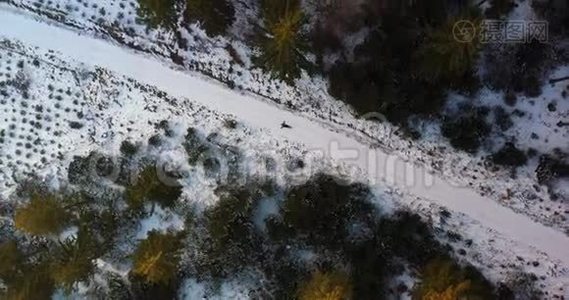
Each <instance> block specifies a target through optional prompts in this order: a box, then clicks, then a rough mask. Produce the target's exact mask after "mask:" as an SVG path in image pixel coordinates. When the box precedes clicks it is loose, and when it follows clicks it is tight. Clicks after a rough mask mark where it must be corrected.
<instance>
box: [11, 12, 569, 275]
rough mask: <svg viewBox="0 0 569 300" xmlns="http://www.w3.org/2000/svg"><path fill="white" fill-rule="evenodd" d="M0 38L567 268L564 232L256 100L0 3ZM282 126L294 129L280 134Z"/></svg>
mask: <svg viewBox="0 0 569 300" xmlns="http://www.w3.org/2000/svg"><path fill="white" fill-rule="evenodd" d="M2 37H3V38H9V39H15V40H20V41H22V42H24V43H26V44H29V45H32V46H37V47H40V48H42V49H49V50H55V51H58V52H60V53H62V54H63V55H65V56H69V57H70V58H72V59H74V60H77V61H79V62H82V63H85V64H90V65H97V66H101V67H104V68H107V69H109V70H111V71H114V72H116V73H119V74H122V75H125V76H128V77H131V78H134V79H136V80H138V81H140V82H142V83H146V84H149V85H153V86H156V87H157V88H159V89H161V90H163V91H165V92H168V93H170V94H171V95H172V96H175V97H186V98H189V99H191V100H192V101H195V102H198V103H200V104H202V105H205V106H207V107H209V108H210V109H212V110H217V111H220V112H224V113H228V114H233V115H235V116H237V118H238V119H240V120H241V121H243V122H244V123H246V124H248V125H251V126H254V127H259V128H267V129H269V130H271V131H272V132H273V133H274V134H277V135H281V136H283V137H285V138H287V139H289V140H293V141H298V142H302V143H304V144H305V145H306V146H307V148H309V149H314V150H316V151H322V153H324V154H325V155H326V156H329V157H332V158H334V159H337V160H341V161H343V162H345V163H347V164H352V165H354V166H356V167H359V168H361V169H363V170H366V171H367V172H368V174H369V178H368V179H369V180H371V181H372V182H376V183H378V184H383V183H382V182H383V180H386V181H387V182H388V183H389V184H391V185H396V186H397V187H399V188H405V189H407V190H408V191H409V192H411V193H412V194H415V195H417V196H419V197H423V198H427V199H429V200H431V201H433V202H435V203H437V204H439V205H442V206H444V207H447V208H448V209H449V210H451V211H455V212H460V213H464V214H466V215H468V216H469V217H471V218H472V219H474V220H476V221H478V222H480V223H481V224H482V225H484V226H487V227H489V228H492V229H495V230H496V231H498V232H499V233H501V234H503V235H504V236H506V237H508V238H510V239H512V240H513V241H517V242H519V243H520V245H526V246H529V247H532V248H535V249H537V250H539V251H543V252H544V253H546V254H548V255H549V256H550V257H551V258H552V259H554V260H558V261H559V262H560V263H561V264H562V265H563V266H565V267H569V238H568V237H567V236H565V235H564V234H563V233H561V232H558V231H556V230H554V229H552V228H549V227H546V226H543V225H541V224H538V223H535V222H533V221H532V220H530V219H529V218H528V217H526V216H523V215H520V214H516V213H514V212H513V211H511V210H509V209H508V208H505V207H503V206H500V205H499V204H497V203H496V202H494V201H493V200H491V199H488V198H485V197H482V196H480V195H478V194H477V193H476V192H475V191H473V190H471V189H469V188H461V187H455V186H452V185H450V184H449V183H448V182H446V181H444V180H442V179H441V178H439V177H436V176H431V175H429V174H427V173H426V171H425V170H424V169H422V168H420V167H416V166H414V165H412V164H410V163H405V162H403V161H401V160H399V159H398V158H397V157H395V156H392V155H389V154H386V153H384V152H382V151H381V150H378V149H370V147H369V145H365V144H362V143H360V142H358V141H356V140H355V139H353V138H351V137H349V136H346V135H344V134H339V133H335V132H332V131H330V130H329V129H326V128H324V127H322V126H321V125H320V124H318V123H317V122H314V121H311V120H309V119H306V118H304V117H301V116H297V115H295V114H293V113H291V112H289V111H285V110H282V109H279V108H278V107H277V106H275V105H272V104H270V103H268V102H264V101H263V100H262V99H259V98H258V97H255V96H252V95H249V94H242V93H238V92H236V91H233V90H231V89H228V88H226V87H224V86H222V85H221V84H218V83H215V82H212V81H210V80H208V79H205V78H204V77H203V76H200V75H199V74H196V73H188V72H182V71H176V70H173V69H171V68H170V67H168V66H167V65H165V64H163V63H162V62H160V61H159V60H157V59H153V58H151V57H148V56H143V55H139V54H136V53H135V52H133V51H130V50H129V49H125V48H122V47H119V46H116V45H113V44H111V43H108V42H106V41H102V40H98V39H95V38H92V37H89V36H84V35H80V34H78V33H76V32H74V31H71V30H68V29H65V28H61V27H58V26H54V25H49V24H47V23H43V22H40V21H38V20H36V19H34V18H32V17H30V16H27V15H22V14H20V13H18V12H15V11H14V10H12V9H10V8H7V7H6V6H1V5H0V38H2ZM282 121H286V122H287V123H288V124H290V125H291V126H292V127H293V128H292V129H280V123H281V122H282ZM370 166H371V167H370ZM362 179H363V178H362Z"/></svg>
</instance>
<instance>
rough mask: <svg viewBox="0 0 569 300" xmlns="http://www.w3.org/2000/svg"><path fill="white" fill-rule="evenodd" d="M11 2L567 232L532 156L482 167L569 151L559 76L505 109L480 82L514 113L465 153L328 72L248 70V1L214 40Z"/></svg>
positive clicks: (91, 9)
mask: <svg viewBox="0 0 569 300" xmlns="http://www.w3.org/2000/svg"><path fill="white" fill-rule="evenodd" d="M8 3H9V5H10V6H13V7H19V8H22V9H24V10H27V11H32V12H34V13H35V14H38V15H41V16H42V17H47V18H49V19H51V20H56V21H57V22H59V23H64V24H65V25H66V26H69V27H72V28H74V29H77V30H80V31H81V32H88V33H89V34H91V35H96V36H99V37H103V38H105V39H109V40H111V41H112V42H118V43H120V44H124V45H127V46H128V47H130V48H133V49H137V50H140V51H143V52H146V53H151V54H153V55H156V56H159V57H161V58H162V59H165V60H167V61H169V62H170V63H172V61H175V62H176V64H177V66H178V67H183V68H185V69H191V70H198V71H200V72H202V73H203V74H207V76H210V77H213V78H216V79H217V80H219V81H221V82H225V83H227V84H228V85H230V86H234V87H235V89H237V90H244V91H250V92H252V93H255V94H258V95H262V96H264V97H266V99H270V100H272V101H273V102H275V103H277V104H279V105H282V107H283V108H285V109H289V110H292V111H295V112H296V114H297V115H298V114H302V115H304V116H305V117H308V118H312V119H315V120H318V121H319V122H322V123H323V124H327V125H326V126H331V127H334V128H336V130H342V131H346V130H347V131H349V134H350V135H351V136H354V137H358V138H359V139H361V140H362V141H365V143H373V144H374V145H377V146H378V147H383V148H385V149H386V151H389V152H391V153H393V154H396V155H397V156H399V157H402V158H403V159H405V160H411V161H414V162H415V163H419V164H422V165H423V167H424V168H425V169H427V170H429V171H431V172H436V173H438V174H439V175H440V176H441V177H444V178H445V179H446V180H447V181H449V182H453V183H454V184H456V185H460V186H469V187H471V188H473V189H475V190H476V191H478V192H479V193H481V194H483V195H484V196H486V197H489V198H492V199H493V200H495V201H497V202H498V203H500V205H503V206H507V207H509V208H511V209H513V210H515V211H516V212H518V213H521V214H525V215H528V216H530V217H532V218H533V219H534V220H536V221H538V222H540V223H542V224H546V225H548V226H553V227H555V228H558V229H560V230H561V231H564V232H569V219H568V215H569V207H568V204H567V201H565V199H566V197H567V194H568V193H567V192H564V191H563V187H562V186H561V187H560V186H559V184H557V185H555V186H551V188H554V190H553V191H550V190H548V188H546V187H540V186H539V185H538V184H537V182H536V178H535V174H534V170H535V166H536V165H537V161H538V157H534V158H531V159H530V160H529V162H528V164H527V165H526V166H524V167H522V168H519V169H518V170H517V172H516V173H515V176H513V173H512V171H511V170H510V169H508V168H501V167H492V166H490V167H489V166H488V159H487V156H488V154H489V153H491V151H495V150H496V149H497V148H499V147H501V145H502V144H503V143H504V142H513V143H514V144H515V145H516V146H517V147H518V148H520V149H521V150H523V151H527V150H530V149H533V150H537V151H543V153H545V154H548V153H550V151H551V150H552V149H556V148H559V149H566V147H567V146H568V145H567V143H568V142H567V141H569V130H568V128H569V127H568V126H564V127H563V126H559V125H558V124H559V120H566V119H567V104H566V103H567V101H565V100H562V97H561V96H560V95H561V94H562V92H563V91H564V90H565V87H564V85H562V84H558V85H555V86H545V87H544V88H545V91H544V93H543V95H542V96H540V97H537V98H526V97H520V99H518V102H517V104H516V106H515V107H508V106H507V105H505V104H504V103H503V101H502V95H501V93H496V92H493V91H490V90H488V89H483V90H482V91H481V92H480V94H479V95H477V96H476V97H475V99H474V100H473V99H467V101H469V102H471V103H473V104H475V105H488V106H489V107H490V108H496V107H502V108H504V109H505V111H506V112H511V111H517V113H516V114H515V115H516V117H514V118H512V123H513V126H512V127H511V128H509V129H508V130H507V131H505V132H504V131H503V130H501V129H499V128H495V129H494V133H493V138H492V139H491V141H492V143H489V144H488V145H484V148H483V149H482V151H481V152H480V153H479V154H477V155H470V154H466V153H461V152H457V151H456V150H454V149H453V148H452V147H451V146H450V145H449V144H448V142H447V141H445V140H444V139H443V138H441V135H440V131H439V124H437V123H435V124H430V123H429V124H425V125H424V126H425V128H423V129H424V130H422V131H423V133H424V137H423V139H421V140H419V141H413V142H411V141H409V140H407V138H406V137H404V136H402V135H400V134H399V133H398V131H397V129H396V128H393V127H392V126H391V125H389V124H386V123H382V124H380V123H377V122H376V121H375V118H372V119H374V120H372V121H370V120H367V119H365V118H363V119H358V118H357V117H354V114H353V113H352V110H351V109H350V108H349V107H347V106H346V105H345V104H343V103H341V102H339V101H337V100H335V99H333V98H332V97H331V96H330V95H329V94H328V93H327V80H326V79H325V78H321V77H319V76H318V75H316V76H313V77H309V76H308V75H307V74H303V76H302V78H301V79H299V80H297V81H296V82H295V86H294V87H293V86H289V85H287V84H285V83H282V82H279V81H276V80H273V79H271V77H270V76H269V75H268V74H264V73H263V72H262V71H261V70H259V69H255V68H253V67H252V65H251V53H252V52H254V51H253V49H250V48H249V47H248V46H246V45H245V42H244V40H245V38H244V36H245V35H246V34H247V33H248V32H247V30H248V29H247V28H249V29H250V27H251V26H250V22H251V20H250V19H251V18H254V15H255V10H256V7H255V1H236V5H237V6H236V10H237V16H238V18H237V20H236V22H235V24H234V25H233V27H232V28H231V30H230V34H229V36H228V37H215V38H210V37H207V36H206V35H205V34H204V32H203V30H201V29H200V28H199V26H195V25H192V26H189V28H180V29H179V31H178V32H177V33H176V34H174V33H172V32H166V31H164V30H161V29H147V28H146V26H145V25H143V24H139V22H137V12H136V11H137V7H138V4H137V3H136V1H131V2H129V1H110V0H109V1H96V2H93V3H91V2H89V1H82V2H79V1H77V2H75V1H72V0H54V1H36V0H10V1H8ZM518 4H519V5H518V7H517V8H516V9H515V10H514V11H513V12H512V13H511V16H510V17H511V18H513V19H527V18H534V17H535V16H534V15H533V12H532V10H531V7H530V5H531V1H521V2H520V3H518ZM248 18H249V19H248ZM253 21H254V20H253ZM172 64H174V63H172ZM566 71H567V70H566V68H559V69H558V70H556V71H555V72H554V73H553V74H551V76H557V75H565V74H564V73H565V72H566ZM449 100H450V101H449V103H451V105H452V104H454V103H456V102H457V101H459V100H460V98H459V97H454V96H453V95H451V98H450V99H449ZM551 103H555V106H556V107H557V109H555V110H552V109H551V108H550V107H551V106H550V104H551ZM489 119H492V116H489ZM275 123H276V122H275ZM538 154H539V152H538ZM552 195H554V196H553V197H552Z"/></svg>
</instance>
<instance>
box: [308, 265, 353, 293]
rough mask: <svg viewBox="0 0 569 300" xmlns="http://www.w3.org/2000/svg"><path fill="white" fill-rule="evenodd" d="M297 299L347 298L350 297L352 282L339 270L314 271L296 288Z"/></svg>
mask: <svg viewBox="0 0 569 300" xmlns="http://www.w3.org/2000/svg"><path fill="white" fill-rule="evenodd" d="M298 299H299V300H348V299H352V284H351V282H350V279H349V277H348V276H347V275H346V274H344V273H341V272H320V271H318V272H316V273H314V274H313V275H312V277H311V278H310V280H309V281H308V282H307V283H305V284H303V285H301V286H300V289H299V290H298Z"/></svg>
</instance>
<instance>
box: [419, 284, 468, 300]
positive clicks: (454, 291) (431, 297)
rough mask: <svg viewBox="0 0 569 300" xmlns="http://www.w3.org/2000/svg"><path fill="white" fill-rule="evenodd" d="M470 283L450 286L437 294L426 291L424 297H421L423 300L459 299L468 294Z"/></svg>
mask: <svg viewBox="0 0 569 300" xmlns="http://www.w3.org/2000/svg"><path fill="white" fill-rule="evenodd" d="M470 285H471V283H470V281H468V280H467V281H463V282H461V283H459V284H456V285H451V286H449V287H447V289H446V290H444V291H441V292H437V291H432V290H431V291H428V292H427V294H426V295H425V296H423V298H422V299H423V300H457V299H461V298H460V297H462V296H463V295H464V293H466V292H468V290H469V289H470Z"/></svg>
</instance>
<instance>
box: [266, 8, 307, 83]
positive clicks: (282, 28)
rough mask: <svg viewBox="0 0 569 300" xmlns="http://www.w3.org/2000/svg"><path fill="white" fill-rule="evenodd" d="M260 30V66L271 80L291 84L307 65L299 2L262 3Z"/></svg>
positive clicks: (302, 15)
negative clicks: (275, 79) (270, 76)
mask: <svg viewBox="0 0 569 300" xmlns="http://www.w3.org/2000/svg"><path fill="white" fill-rule="evenodd" d="M261 10H262V14H263V19H264V20H263V28H260V36H259V45H260V48H261V55H260V57H259V58H258V61H259V63H260V65H261V66H263V67H264V68H265V69H267V70H268V71H270V72H271V73H272V74H273V75H274V76H276V77H278V78H280V79H282V80H284V81H286V82H288V83H291V82H292V81H293V80H294V79H296V78H298V77H300V72H301V68H308V67H309V65H310V63H309V62H308V61H307V59H306V58H305V56H304V53H303V52H304V51H305V50H306V48H307V42H306V37H305V34H303V33H302V26H303V25H304V23H305V18H304V14H303V12H302V9H301V6H300V1H299V0H263V1H262V2H261Z"/></svg>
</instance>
